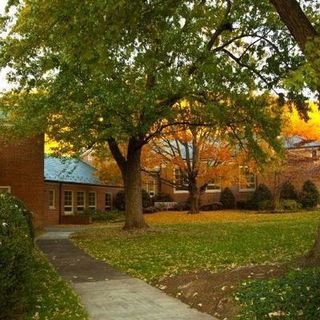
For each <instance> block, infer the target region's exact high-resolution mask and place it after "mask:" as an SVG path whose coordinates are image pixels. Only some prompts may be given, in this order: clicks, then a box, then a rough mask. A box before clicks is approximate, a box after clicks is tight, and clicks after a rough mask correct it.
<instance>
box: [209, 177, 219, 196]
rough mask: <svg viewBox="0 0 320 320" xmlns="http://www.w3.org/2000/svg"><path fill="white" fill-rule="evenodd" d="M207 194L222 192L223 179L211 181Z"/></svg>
mask: <svg viewBox="0 0 320 320" xmlns="http://www.w3.org/2000/svg"><path fill="white" fill-rule="evenodd" d="M206 191H207V192H212V193H213V192H220V191H221V177H220V178H216V179H213V180H211V182H210V183H208V185H207V190H206Z"/></svg>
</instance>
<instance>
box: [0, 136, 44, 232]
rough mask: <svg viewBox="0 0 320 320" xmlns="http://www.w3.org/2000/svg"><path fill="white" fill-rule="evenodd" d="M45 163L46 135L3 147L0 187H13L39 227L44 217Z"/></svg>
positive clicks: (14, 192) (1, 151)
mask: <svg viewBox="0 0 320 320" xmlns="http://www.w3.org/2000/svg"><path fill="white" fill-rule="evenodd" d="M43 166H44V140H43V136H38V137H34V138H29V139H26V140H24V141H21V142H18V143H14V144H10V145H4V146H3V145H2V146H1V149H0V186H10V187H11V193H12V194H13V195H15V196H16V197H18V198H19V199H21V200H22V201H23V202H24V203H25V205H26V206H27V207H28V208H29V209H30V210H31V211H32V212H33V213H34V223H35V226H36V227H41V226H42V225H43V220H44V219H43V216H44V208H43V203H44V180H43Z"/></svg>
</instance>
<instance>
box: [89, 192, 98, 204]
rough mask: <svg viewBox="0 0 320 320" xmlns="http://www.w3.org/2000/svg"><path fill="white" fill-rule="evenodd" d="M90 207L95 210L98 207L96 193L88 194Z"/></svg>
mask: <svg viewBox="0 0 320 320" xmlns="http://www.w3.org/2000/svg"><path fill="white" fill-rule="evenodd" d="M88 207H89V208H95V207H96V193H95V192H89V194H88Z"/></svg>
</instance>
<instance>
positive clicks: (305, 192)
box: [299, 180, 319, 209]
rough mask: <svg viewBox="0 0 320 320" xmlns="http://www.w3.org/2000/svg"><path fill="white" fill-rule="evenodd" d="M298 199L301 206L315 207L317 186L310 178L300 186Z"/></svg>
mask: <svg viewBox="0 0 320 320" xmlns="http://www.w3.org/2000/svg"><path fill="white" fill-rule="evenodd" d="M299 201H300V203H301V204H302V206H303V208H307V209H310V208H315V207H316V206H317V204H318V203H319V191H318V188H317V186H316V185H315V184H314V183H313V182H312V181H310V180H307V181H306V182H305V183H304V184H303V187H302V192H301V193H300V195H299Z"/></svg>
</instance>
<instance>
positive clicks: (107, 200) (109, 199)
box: [104, 192, 112, 211]
mask: <svg viewBox="0 0 320 320" xmlns="http://www.w3.org/2000/svg"><path fill="white" fill-rule="evenodd" d="M104 208H105V210H106V211H107V210H111V209H112V193H110V192H108V193H106V194H105V205H104Z"/></svg>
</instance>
